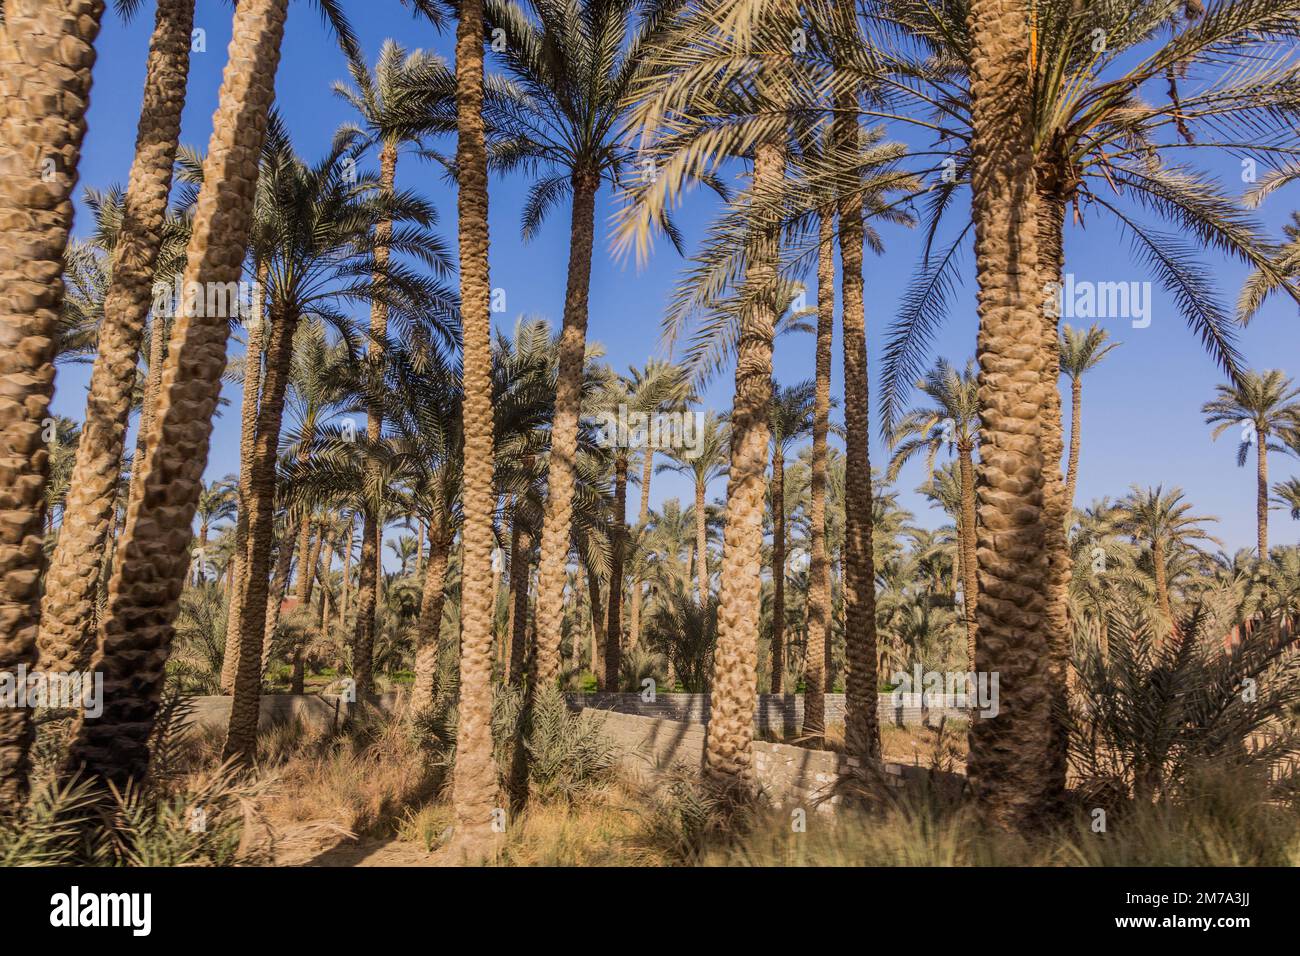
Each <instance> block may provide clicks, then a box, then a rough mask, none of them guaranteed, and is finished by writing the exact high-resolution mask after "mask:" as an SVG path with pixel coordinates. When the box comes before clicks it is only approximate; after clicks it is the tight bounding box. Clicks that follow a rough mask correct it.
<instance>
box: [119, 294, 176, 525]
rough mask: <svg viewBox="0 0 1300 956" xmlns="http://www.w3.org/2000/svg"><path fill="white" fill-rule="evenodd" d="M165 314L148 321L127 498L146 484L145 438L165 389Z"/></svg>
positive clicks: (138, 492) (155, 314)
mask: <svg viewBox="0 0 1300 956" xmlns="http://www.w3.org/2000/svg"><path fill="white" fill-rule="evenodd" d="M167 319H168V317H167V316H166V315H161V314H159V313H158V312H155V313H154V314H153V317H152V318H151V319H150V321H149V374H148V376H147V377H146V378H145V383H144V400H143V401H142V402H141V406H140V427H139V429H138V430H137V432H136V436H135V458H134V459H133V464H132V467H131V483H130V484H129V485H128V486H127V501H128V503H129V502H130V500H131V499H132V498H138V497H139V496H140V492H141V491H142V490H143V489H144V485H143V484H142V483H141V481H140V469H139V468H138V467H137V466H138V465H139V463H140V462H142V461H144V441H145V438H146V437H147V436H148V434H149V430H150V429H151V428H152V427H153V417H154V411H155V410H156V409H157V408H158V395H159V393H160V392H161V391H162V373H163V365H164V364H165V363H166V361H167V336H168V335H169V334H170V333H171V326H170V324H169V323H168V321H167Z"/></svg>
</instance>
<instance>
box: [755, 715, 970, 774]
mask: <svg viewBox="0 0 1300 956" xmlns="http://www.w3.org/2000/svg"><path fill="white" fill-rule="evenodd" d="M967 726H968V724H967V722H966V721H964V720H943V721H940V720H938V719H936V720H934V721H933V724H932V726H925V725H920V724H918V725H909V726H905V727H899V726H897V725H896V724H891V723H884V722H882V723H881V725H880V746H881V752H882V753H883V754H884V757H885V760H886V761H887V762H889V763H899V764H905V765H907V766H915V767H927V768H932V769H938V770H944V771H948V772H958V773H960V772H963V771H965V769H966V751H967V737H966V731H967ZM761 739H763V740H767V741H770V742H773V743H783V744H790V745H792V746H796V747H812V746H814V742H813V741H810V740H808V739H807V738H801V737H799V736H798V735H794V736H790V737H786V736H784V735H783V734H782V733H781V732H780V730H774V731H770V732H768V733H767V734H764V735H762V738H761ZM815 747H816V749H817V750H833V751H834V752H836V753H843V752H844V725H843V724H831V725H830V726H829V727H828V728H827V729H826V737H825V739H824V740H822V741H816V742H815Z"/></svg>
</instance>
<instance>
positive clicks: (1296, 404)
mask: <svg viewBox="0 0 1300 956" xmlns="http://www.w3.org/2000/svg"><path fill="white" fill-rule="evenodd" d="M1215 390H1216V392H1217V393H1218V397H1217V398H1215V399H1214V400H1213V401H1210V402H1206V403H1205V404H1204V405H1203V406H1202V407H1201V411H1202V412H1203V413H1204V414H1205V423H1206V424H1207V425H1214V426H1215V428H1214V431H1213V432H1212V433H1211V435H1212V437H1213V438H1215V439H1217V438H1218V437H1219V436H1220V435H1222V434H1223V433H1224V432H1225V431H1227V430H1228V429H1230V428H1238V429H1240V440H1239V441H1238V444H1237V466H1238V467H1242V466H1244V465H1245V464H1246V458H1247V456H1248V455H1249V453H1250V449H1251V446H1252V445H1253V446H1254V448H1255V515H1256V520H1257V522H1258V534H1257V542H1256V552H1255V553H1256V555H1257V556H1258V557H1259V559H1260V560H1261V561H1264V560H1267V559H1268V453H1269V452H1270V451H1285V450H1286V449H1285V447H1284V446H1283V445H1281V444H1279V443H1278V442H1275V441H1272V440H1271V439H1273V438H1274V437H1275V436H1278V435H1279V434H1280V433H1283V432H1287V431H1293V430H1295V429H1297V428H1300V401H1297V399H1300V388H1297V387H1296V386H1295V383H1294V382H1293V381H1292V380H1291V379H1289V378H1287V377H1286V376H1285V375H1284V374H1283V373H1282V372H1281V371H1279V370H1278V369H1271V370H1269V371H1267V372H1252V371H1245V372H1242V373H1241V375H1240V377H1239V378H1238V380H1237V382H1236V383H1235V384H1230V385H1219V386H1217V387H1216V389H1215Z"/></svg>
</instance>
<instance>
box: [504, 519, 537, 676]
mask: <svg viewBox="0 0 1300 956" xmlns="http://www.w3.org/2000/svg"><path fill="white" fill-rule="evenodd" d="M511 533H512V534H513V535H514V540H513V541H512V542H511V548H510V594H511V600H512V601H513V606H514V613H513V614H512V616H511V621H510V665H509V678H508V679H509V682H510V686H512V687H519V686H521V685H522V684H523V681H524V675H525V674H526V673H527V672H528V576H529V574H530V570H529V555H530V554H531V553H532V547H533V545H532V539H531V537H530V536H529V534H528V532H526V531H524V530H523V529H521V528H520V527H519V521H518V519H516V520H515V524H514V529H513V531H512V532H511Z"/></svg>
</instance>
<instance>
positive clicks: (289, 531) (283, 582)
mask: <svg viewBox="0 0 1300 956" xmlns="http://www.w3.org/2000/svg"><path fill="white" fill-rule="evenodd" d="M296 534H297V531H296V529H295V527H294V526H293V524H292V523H290V524H288V525H286V527H285V538H284V540H285V541H286V542H289V541H292V540H293V539H294V537H295V536H296ZM293 553H294V549H293V548H292V547H288V546H285V547H280V548H277V549H276V552H275V570H274V571H273V572H272V573H271V584H270V587H269V589H268V591H267V597H266V623H265V625H264V626H263V628H262V647H261V653H260V654H259V655H258V659H259V660H260V662H261V664H260V668H259V671H258V673H259V674H265V673H266V668H267V666H268V665H269V664H270V663H271V650H272V649H273V648H274V646H275V629H276V628H277V627H279V626H280V606H281V605H282V604H283V603H284V599H285V598H286V597H288V595H289V569H290V567H291V566H292V564H293Z"/></svg>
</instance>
